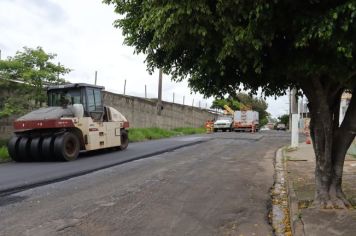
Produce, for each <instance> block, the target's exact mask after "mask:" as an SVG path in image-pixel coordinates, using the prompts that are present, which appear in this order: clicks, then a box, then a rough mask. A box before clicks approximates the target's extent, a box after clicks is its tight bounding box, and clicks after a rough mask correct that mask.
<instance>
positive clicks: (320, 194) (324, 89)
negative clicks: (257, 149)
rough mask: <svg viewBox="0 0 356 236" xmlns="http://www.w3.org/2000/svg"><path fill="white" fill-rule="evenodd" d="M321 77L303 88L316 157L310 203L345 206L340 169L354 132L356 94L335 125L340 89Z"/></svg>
mask: <svg viewBox="0 0 356 236" xmlns="http://www.w3.org/2000/svg"><path fill="white" fill-rule="evenodd" d="M322 81H323V80H321V79H318V80H314V81H312V83H311V84H310V85H309V87H304V88H303V91H304V92H305V94H306V96H307V97H308V100H309V110H310V114H311V121H310V134H311V138H312V140H313V146H314V152H315V157H316V167H315V185H316V191H315V199H314V205H315V206H319V207H321V208H345V207H349V206H350V203H349V202H348V201H347V199H346V197H345V195H344V193H343V191H342V173H343V166H344V160H345V156H346V152H347V150H348V148H349V147H350V145H351V143H352V141H353V139H354V138H355V133H356V132H355V131H356V127H355V126H356V96H353V97H352V99H351V102H350V104H349V108H348V110H347V113H346V115H345V118H344V121H343V123H342V124H341V126H339V108H340V98H341V94H342V92H343V91H344V89H343V88H337V87H336V88H335V87H334V86H331V85H330V84H323V83H322ZM324 81H325V79H324ZM353 93H354V94H355V89H354V90H353Z"/></svg>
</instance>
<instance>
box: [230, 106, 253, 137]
mask: <svg viewBox="0 0 356 236" xmlns="http://www.w3.org/2000/svg"><path fill="white" fill-rule="evenodd" d="M258 125H259V114H258V112H257V111H252V110H247V111H235V113H234V123H233V129H234V131H249V132H256V131H258Z"/></svg>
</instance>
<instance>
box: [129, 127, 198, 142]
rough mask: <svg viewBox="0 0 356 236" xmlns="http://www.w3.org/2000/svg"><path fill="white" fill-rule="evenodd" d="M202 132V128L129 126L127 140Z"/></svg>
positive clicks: (133, 140)
mask: <svg viewBox="0 0 356 236" xmlns="http://www.w3.org/2000/svg"><path fill="white" fill-rule="evenodd" d="M204 132H205V129H204V128H176V129H172V130H167V129H160V128H131V129H130V131H129V140H130V142H139V141H144V140H151V139H160V138H169V137H174V136H179V135H189V134H200V133H204Z"/></svg>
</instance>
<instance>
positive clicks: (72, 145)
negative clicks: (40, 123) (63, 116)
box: [53, 132, 80, 161]
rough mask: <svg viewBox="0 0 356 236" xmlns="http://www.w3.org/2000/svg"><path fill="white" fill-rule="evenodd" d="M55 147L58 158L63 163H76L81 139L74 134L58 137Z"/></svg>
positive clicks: (68, 133) (67, 133)
mask: <svg viewBox="0 0 356 236" xmlns="http://www.w3.org/2000/svg"><path fill="white" fill-rule="evenodd" d="M53 146H54V153H55V155H56V158H57V159H59V160H61V161H74V160H75V159H77V157H78V155H79V149H80V145H79V139H78V137H77V136H76V135H75V134H73V133H70V132H66V133H64V134H63V135H60V136H57V137H56V139H55V140H54V145H53Z"/></svg>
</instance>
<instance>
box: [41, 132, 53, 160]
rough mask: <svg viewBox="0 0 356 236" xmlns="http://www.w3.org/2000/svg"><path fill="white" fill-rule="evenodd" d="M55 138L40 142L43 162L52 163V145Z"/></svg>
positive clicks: (47, 138)
mask: <svg viewBox="0 0 356 236" xmlns="http://www.w3.org/2000/svg"><path fill="white" fill-rule="evenodd" d="M54 138H55V137H52V136H51V137H46V138H44V139H43V141H42V155H43V158H44V159H45V160H49V161H53V160H55V157H54V153H53V144H54Z"/></svg>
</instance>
